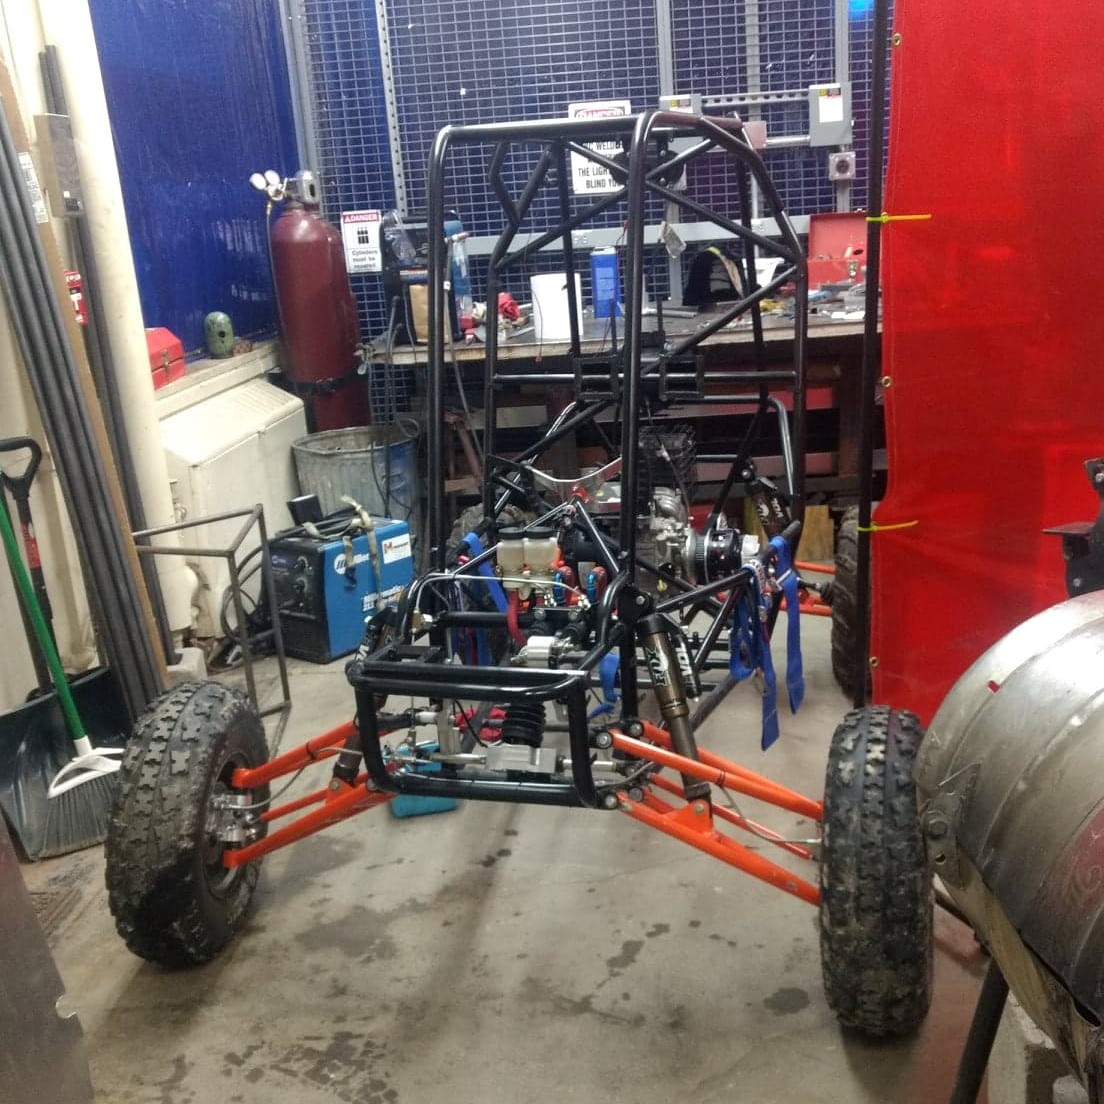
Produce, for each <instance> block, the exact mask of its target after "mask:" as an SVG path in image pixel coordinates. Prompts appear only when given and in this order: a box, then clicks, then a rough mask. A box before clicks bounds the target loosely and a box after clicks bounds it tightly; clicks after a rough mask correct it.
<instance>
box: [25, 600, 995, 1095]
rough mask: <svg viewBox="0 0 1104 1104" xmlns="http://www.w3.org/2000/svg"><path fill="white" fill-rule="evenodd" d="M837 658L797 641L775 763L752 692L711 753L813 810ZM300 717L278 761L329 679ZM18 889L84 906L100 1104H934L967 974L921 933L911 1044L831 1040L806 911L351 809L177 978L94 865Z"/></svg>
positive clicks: (958, 1031) (455, 816)
mask: <svg viewBox="0 0 1104 1104" xmlns="http://www.w3.org/2000/svg"><path fill="white" fill-rule="evenodd" d="M827 633H828V625H827V622H826V621H824V620H821V619H815V618H807V619H806V621H805V625H804V630H803V635H804V640H805V656H806V676H807V685H808V690H807V695H806V704H805V706H804V708H803V709H802V711H801V713H800V714H799V715H798V716H797V717H790V716H789V715H788V714H787V715H786V716H784V717H783V736H782V739H781V740H780V741H779V743H778V744H777V745H776V746H775V747H774V748H773V749H772V750H771V751H770V752H769V753H767V754H765V755H764V754H763V753H762V752H760V750H759V747H758V717H757V714H758V710H757V706H756V703H755V701H754V700H753V692H752V691H751V690H750V689H748V688H739V689H738V690H737V691H736V693H735V694H734V695H733V696H732V698H731V703H730V704H729V705H726V706H725V707H724V708H723V709H722V710H720V711H718V713H717V714H715V715H714V717H713V719H712V720H711V722H710V725H709V727H708V728H707V729H706V731H705V732H704V734H703V743H705V744H707V746H710V747H715V748H716V749H717V750H719V751H722V752H726V753H727V754H729V755H731V756H732V757H734V758H736V759H737V760H738V761H740V762H742V763H744V764H746V765H748V766H752V767H755V768H756V769H761V770H762V772H763V773H765V774H767V775H769V776H771V777H776V778H778V779H779V780H782V781H784V782H786V783H787V784H788V785H791V786H793V787H794V788H797V789H800V790H803V791H804V792H807V793H810V794H819V793H820V790H821V786H822V776H823V769H824V759H825V756H826V751H827V746H828V739H829V736H830V734H831V731H832V729H833V727H834V726H835V724H836V723H837V722H838V721H839V719H840V717H841V716H842V714H843V713H844V712H845V710H846V708H847V703H846V701H845V700H844V698H843V697H842V695H841V694H840V693H839V692H838V690H837V689H836V688H835V685H834V683H833V681H832V677H831V673H830V667H829V662H828V650H827ZM266 677H268V673H267V672H266ZM293 696H294V701H295V707H294V709H293V712H292V718H291V721H290V724H289V727H288V732H287V734H286V736H285V738H284V742H283V746H284V747H285V748H286V747H288V746H290V745H291V744H292V743H293V742H296V741H298V740H299V739H301V738H305V737H306V736H307V735H311V734H314V733H315V732H317V731H321V730H322V729H323V728H325V727H327V726H328V725H330V724H333V723H336V722H338V721H340V720H343V719H345V717H346V716H347V715H348V712H349V710H350V706H351V699H350V695H349V692H348V688H347V685H346V683H345V681H344V677H343V675H342V671H341V664H340V663H338V664H334V665H332V666H330V667H328V668H319V667H314V666H311V665H308V664H293ZM317 784H321V783H317ZM749 804H750V803H749ZM762 819H764V820H765V821H766V822H767V823H769V824H771V825H772V826H774V827H779V828H787V829H790V828H796V830H797V832H798V833H799V834H805V833H807V832H808V826H807V825H805V826H801V825H794V824H793V823H792V821H791V823H789V824H788V823H787V815H786V814H781V815H780V816H775V817H771V816H769V815H764V816H763V818H762ZM25 869H26V871H27V878H28V881H29V883H30V884H31V886H32V888H34V886H35V885H39V886H42V885H48V884H49V883H50V881H51V879H57V878H59V877H65V878H68V879H69V880H70V882H72V881H73V880H74V879H76V881H77V882H78V883H79V884H80V886H81V893H80V895H79V900H78V901H77V903H76V905H75V906H74V907H73V908H72V909H71V911H70V913H69V915H68V916H67V917H66V918H65V919H64V921H63V922H62V923H61V924H60V925H59V926H58V928H57V929H56V930H55V932H54V933H53V935H52V945H53V949H54V953H55V956H56V959H57V962H58V966H59V969H60V971H61V974H62V977H63V978H64V979H65V982H66V985H67V987H68V990H69V994H70V997H71V999H72V1001H73V1002H74V1003H75V1004H76V1006H77V1008H78V1009H79V1011H80V1015H81V1019H82V1022H83V1024H84V1028H85V1032H86V1038H87V1047H88V1054H89V1060H90V1063H91V1067H92V1075H93V1081H94V1083H95V1085H96V1088H97V1091H98V1098H99V1099H100V1100H102V1101H103V1102H106V1104H209V1102H215V1101H219V1102H232V1104H285V1102H286V1104H332V1102H337V1101H341V1102H349V1104H446V1102H447V1104H477V1102H478V1104H490V1102H514V1101H520V1100H525V1101H527V1102H532V1104H544V1102H546V1101H547V1102H551V1101H555V1102H557V1104H561V1102H562V1101H564V1100H578V1101H583V1102H586V1104H601V1102H607V1101H608V1102H618V1104H620V1102H629V1101H631V1102H633V1104H652V1102H654V1104H667V1102H670V1101H675V1100H682V1099H692V1100H694V1101H696V1102H698V1104H710V1102H713V1101H718V1102H720V1101H726V1102H745V1101H747V1102H752V1101H754V1102H755V1104H771V1102H789V1101H793V1100H798V1099H800V1100H802V1101H803V1102H804V1104H820V1102H824V1104H828V1102H831V1104H846V1102H856V1104H857V1102H873V1101H879V1102H881V1101H887V1102H888V1101H893V1102H900V1104H908V1102H921V1101H923V1102H925V1104H927V1102H932V1101H935V1102H938V1101H942V1100H945V1099H946V1098H947V1095H948V1091H949V1086H950V1083H951V1081H952V1079H953V1075H954V1067H955V1063H956V1061H957V1057H958V1052H959V1048H960V1046H961V1043H962V1040H963V1038H964V1037H965V1031H966V1025H967V1023H968V1019H969V1015H970V1011H971V1008H972V1001H973V997H974V994H975V992H976V989H977V984H978V979H979V977H980V973H981V970H982V968H983V965H984V960H983V958H982V956H981V954H980V952H979V951H978V949H977V947H976V945H975V943H974V940H973V937H972V935H971V933H970V932H969V931H967V930H966V929H964V928H963V927H961V926H960V925H959V924H958V923H957V922H956V921H954V920H952V919H951V918H950V917H948V916H946V915H944V914H942V913H939V912H937V919H936V987H935V1000H934V1004H933V1007H932V1012H931V1015H930V1016H929V1018H928V1021H927V1023H926V1024H925V1026H924V1027H923V1029H922V1030H921V1031H920V1033H919V1034H918V1035H917V1037H915V1038H913V1039H910V1040H907V1041H905V1042H898V1043H893V1044H885V1045H871V1044H869V1043H866V1042H863V1041H861V1040H859V1039H856V1038H851V1037H848V1036H847V1035H844V1034H843V1033H841V1032H840V1030H839V1029H838V1028H837V1027H836V1025H835V1022H834V1020H833V1017H832V1014H831V1012H830V1011H829V1009H828V1008H827V1006H826V1004H825V1001H824V996H823V993H822V990H821V984H820V963H819V958H818V949H817V931H816V924H815V920H816V915H815V911H814V910H813V909H812V908H810V907H809V906H808V905H805V904H803V903H802V902H800V901H798V900H796V899H794V898H791V897H788V896H786V895H784V894H782V893H780V892H778V891H776V890H772V889H770V888H769V887H767V886H765V885H762V884H761V883H759V882H756V881H754V880H752V879H750V878H748V877H746V876H745V875H742V874H740V873H739V872H737V871H735V870H732V869H730V868H728V867H726V866H723V865H721V864H720V863H718V862H717V861H716V860H714V859H710V858H708V857H706V856H704V855H701V854H699V853H698V852H695V851H692V850H690V849H688V848H687V847H686V846H684V845H682V844H680V843H677V842H675V841H673V840H670V839H668V838H667V837H664V836H661V835H659V834H658V833H653V832H650V831H649V830H648V829H647V828H644V827H643V826H639V825H637V824H635V823H634V822H632V821H630V820H629V819H628V818H627V817H625V816H623V815H621V814H619V813H598V812H586V811H574V810H557V809H540V808H533V807H520V806H519V807H512V806H504V805H486V804H479V803H472V804H470V805H468V806H467V807H464V806H461V807H460V808H459V809H458V810H456V811H453V812H448V813H442V814H437V815H433V816H424V817H418V818H413V819H405V820H397V819H394V818H393V817H392V816H391V815H390V814H389V813H388V812H387V811H386V810H373V811H369V812H368V813H366V814H363V815H362V816H360V817H358V818H354V819H353V820H351V821H348V822H346V823H345V824H343V825H339V826H336V827H334V828H331V829H329V830H328V831H326V832H324V833H323V834H321V835H319V836H315V837H313V838H311V839H308V840H305V841H302V842H300V843H298V844H296V845H294V846H293V847H291V848H290V849H288V850H285V851H282V852H279V853H277V854H276V855H273V856H271V857H269V858H268V859H267V860H266V861H265V865H264V870H263V873H262V876H261V883H260V889H259V893H258V901H257V905H258V907H257V908H256V910H255V914H254V916H253V918H252V919H251V921H250V922H249V924H248V927H247V928H246V930H245V931H244V932H243V933H242V935H241V936H240V937H239V938H238V939H237V941H236V942H235V943H234V944H233V945H232V946H231V947H230V948H229V949H228V951H227V952H226V953H225V954H224V955H223V956H222V957H221V958H220V959H219V960H218V961H216V962H214V963H213V964H211V965H209V966H207V967H204V968H200V969H196V970H193V971H190V972H181V973H167V972H165V971H162V970H160V969H157V968H154V967H152V966H149V965H147V964H145V963H143V962H142V961H140V960H139V959H137V958H135V957H133V956H132V955H131V954H130V953H129V952H128V951H127V950H126V948H125V947H124V946H123V944H122V942H121V941H120V940H119V939H118V938H117V937H116V935H115V932H114V928H113V925H112V921H111V917H110V916H109V914H108V911H107V907H106V899H105V894H104V891H103V889H102V855H101V854H100V852H99V850H98V849H97V850H93V851H91V852H85V853H83V854H82V855H80V856H76V857H73V858H70V859H66V860H58V861H55V862H54V863H46V864H39V865H37V866H34V867H28V868H25Z"/></svg>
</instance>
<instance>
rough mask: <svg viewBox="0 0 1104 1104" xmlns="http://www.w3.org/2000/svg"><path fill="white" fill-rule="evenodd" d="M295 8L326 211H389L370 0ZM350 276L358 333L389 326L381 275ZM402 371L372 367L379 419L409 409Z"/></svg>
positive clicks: (326, 0) (335, 214) (306, 1)
mask: <svg viewBox="0 0 1104 1104" xmlns="http://www.w3.org/2000/svg"><path fill="white" fill-rule="evenodd" d="M300 11H301V14H302V19H303V22H304V25H305V40H306V47H307V64H308V68H309V72H308V74H307V75H308V83H309V88H310V95H311V100H312V108H313V111H312V114H313V117H314V128H315V133H314V139H315V145H316V148H317V150H318V155H319V159H320V164H319V165H317V166H315V168H316V170H317V172H318V173H319V174H320V176H321V178H322V200H323V208H324V210H325V212H326V215H327V216H328V217H329V218H330V219H331V220H333V221H335V222H336V221H337V220H338V219H339V218H340V212H342V211H356V210H364V209H366V208H367V209H371V208H380V209H383V210H388V209H390V208H391V207H393V206H394V205H395V183H394V171H393V167H392V162H391V150H390V146H389V144H388V131H387V108H386V99H385V92H384V72H383V66H382V64H381V59H380V41H379V34H378V31H377V27H376V15H375V8H374V7H373V5H372V3H371V0H302V2H301V7H300ZM350 281H351V283H352V285H353V291H354V292H355V293H356V297H357V302H358V304H359V307H360V324H361V332H362V333H364V334H374V333H378V332H379V331H380V330H382V329H383V328H384V326H385V325H386V303H385V299H384V294H383V286H382V282H381V280H380V277H379V276H376V275H355V276H351V277H350ZM402 375H403V379H402V380H395V379H392V378H390V375H389V374H387V373H384V371H383V370H382V369H377V370H376V371H375V372H373V374H372V392H373V393H372V395H371V398H372V408H373V411H374V413H375V417H376V419H377V421H381V420H390V418H391V417H392V416H393V414H394V413H395V411H396V409H405V408H407V405H408V403H407V399H408V397H409V394H410V387H409V380H408V379H407V378H406V377H407V376H408V375H409V373H402Z"/></svg>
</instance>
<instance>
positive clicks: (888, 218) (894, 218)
mask: <svg viewBox="0 0 1104 1104" xmlns="http://www.w3.org/2000/svg"><path fill="white" fill-rule="evenodd" d="M931 217H932V216H931V215H891V214H888V213H887V212H885V211H883V212H882V213H881V214H880V215H867V217H866V221H867V222H880V223H882V224H883V225H885V223H887V222H925V221H927V220H928V219H930V218H931Z"/></svg>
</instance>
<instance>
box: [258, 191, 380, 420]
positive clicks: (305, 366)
mask: <svg viewBox="0 0 1104 1104" xmlns="http://www.w3.org/2000/svg"><path fill="white" fill-rule="evenodd" d="M270 247H271V249H272V270H273V273H274V276H275V280H276V296H277V300H278V302H279V306H280V324H281V328H282V330H283V338H284V346H285V349H286V353H287V361H288V362H287V364H285V365H284V371H285V373H286V375H287V377H288V379H289V380H291V382H292V384H293V386H294V390H295V392H296V393H297V394H299V395H300V396H301V397H302V399H303V401H304V402H305V403H306V404H307V425H308V427H309V428H310V430H311V431H312V432H314V431H316V430H323V429H344V428H345V427H346V426H357V425H367V424H368V421H369V406H368V382H367V379H366V377H364V376H360V375H357V371H356V369H357V363H358V362H357V353H356V348H357V344H358V342H359V340H360V325H359V322H358V319H357V305H356V299H355V298H354V296H353V289H352V288H351V287H350V286H349V277H348V274H347V273H346V271H345V254H344V251H343V250H342V247H341V235H340V234H339V233H338V232H337V230H336V229H335V228H334V226H333V225H332V224H331V223H329V222H327V221H326V220H325V219H324V218H322V216H321V215H320V214H319V213H318V211H317V210H316V209H315V207H314V206H313V205H307V204H304V203H302V202H300V201H299V200H290V201H289V202H288V203H286V204H285V206H284V209H283V210H282V211H281V213H280V216H279V217H278V218H277V219H276V221H275V222H274V223H273V224H272V230H271V234H270Z"/></svg>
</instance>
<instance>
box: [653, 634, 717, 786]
mask: <svg viewBox="0 0 1104 1104" xmlns="http://www.w3.org/2000/svg"><path fill="white" fill-rule="evenodd" d="M638 628H639V632H640V642H641V644H642V645H643V648H644V658H645V659H646V660H647V663H648V671H649V673H650V674H651V677H652V690H653V691H654V692H655V696H656V701H657V702H658V703H659V712H660V716H662V717H663V720H664V721H665V722H666V724H667V731H668V732H670V733H671V746H672V747H673V748H674V749H675V751H676V752H677V753H678V754H679V755H682V756H685V758H687V759H697V758H698V745H697V741H696V740H695V739H694V728H693V726H692V725H691V724H690V704H689V701H688V699H689V698H696V697H698V696H699V695H700V693H701V682H700V680H699V679H698V675H697V672H696V671H695V670H694V665H693V662H692V660H691V657H690V648H689V646H688V645H687V643H686V638H685V637H684V636H683V634H682V631H681V630H680V629H679V627H678V625H676V624H675V622H674V621H672V620H671V619H670V618H669V617H666V616H664V615H663V614H658V613H653V614H650V615H649V616H647V617H645V618H643V619H642V620H641V621H640V623H639V626H638ZM682 788H683V791H684V792H685V794H686V799H687V801H696V800H698V799H701V798H705V799H706V800H708V799H709V795H710V789H709V783H708V782H705V781H703V780H702V779H700V778H694V777H693V776H692V775H689V774H684V775H683V776H682Z"/></svg>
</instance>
